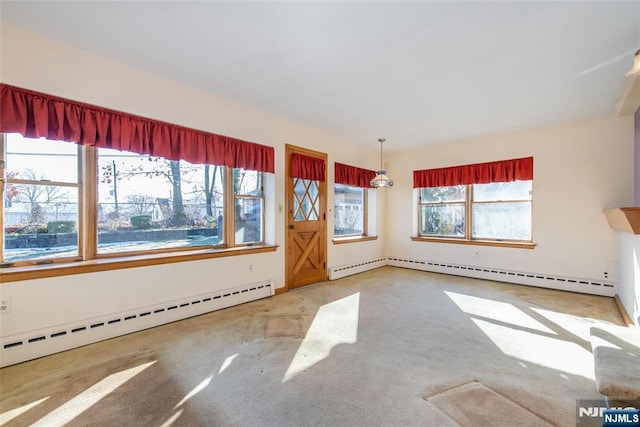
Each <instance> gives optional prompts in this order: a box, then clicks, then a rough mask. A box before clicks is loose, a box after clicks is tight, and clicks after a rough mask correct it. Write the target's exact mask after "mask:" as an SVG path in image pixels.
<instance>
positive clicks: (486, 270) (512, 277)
mask: <svg viewBox="0 0 640 427" xmlns="http://www.w3.org/2000/svg"><path fill="white" fill-rule="evenodd" d="M387 265H390V266H394V267H403V268H411V269H414V270H423V271H431V272H434V273H444V274H451V275H455V276H464V277H472V278H476V279H486V280H495V281H498V282H508V283H516V284H521V285H529V286H537V287H541V288H550V289H559V290H563V291H571V292H580V293H585V294H592V295H601V296H607V297H613V296H615V295H616V294H617V293H618V290H617V288H618V284H617V283H616V282H612V281H599V280H593V279H585V278H577V277H567V276H555V275H549V274H539V273H531V272H522V271H513V270H504V269H499V268H490V267H480V266H472V265H463V264H454V263H449V262H447V263H443V262H436V261H428V260H421V259H411V258H404V257H392V256H390V257H387Z"/></svg>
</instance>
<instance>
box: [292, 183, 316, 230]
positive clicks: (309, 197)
mask: <svg viewBox="0 0 640 427" xmlns="http://www.w3.org/2000/svg"><path fill="white" fill-rule="evenodd" d="M319 185H320V181H315V180H310V179H302V178H294V182H293V189H294V194H293V206H294V210H293V212H294V213H293V218H294V220H295V221H317V220H318V212H320V200H319V198H318V189H319Z"/></svg>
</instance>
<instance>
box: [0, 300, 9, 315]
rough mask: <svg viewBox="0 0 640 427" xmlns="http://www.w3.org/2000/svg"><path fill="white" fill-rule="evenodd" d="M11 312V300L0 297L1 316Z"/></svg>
mask: <svg viewBox="0 0 640 427" xmlns="http://www.w3.org/2000/svg"><path fill="white" fill-rule="evenodd" d="M10 312H11V298H9V297H0V314H2V313H10Z"/></svg>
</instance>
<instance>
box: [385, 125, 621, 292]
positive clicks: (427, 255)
mask: <svg viewBox="0 0 640 427" xmlns="http://www.w3.org/2000/svg"><path fill="white" fill-rule="evenodd" d="M526 156H533V157H534V183H533V239H534V242H535V243H536V244H537V247H536V248H535V249H533V250H527V249H507V248H492V247H483V246H467V245H452V244H442V243H422V242H412V241H411V240H410V239H409V237H410V236H413V235H415V233H416V226H415V216H416V214H415V212H416V209H415V203H414V202H412V200H413V199H412V194H413V189H412V188H411V186H412V179H413V177H412V171H413V170H418V169H428V168H437V167H446V166H455V165H461V164H468V163H477V162H485V161H493V160H503V159H511V158H518V157H526ZM389 163H390V165H389V170H390V172H389V173H390V174H391V175H393V176H394V177H395V178H396V179H397V188H396V187H394V191H393V192H390V193H389V194H388V196H389V197H388V212H387V215H388V217H389V218H390V219H391V220H390V221H389V222H388V223H387V230H386V233H385V234H386V235H387V236H388V238H387V245H386V253H387V255H391V256H404V257H413V258H424V259H429V260H435V261H443V262H451V263H459V264H466V265H474V266H489V267H495V268H503V269H509V270H516V271H523V272H535V273H545V274H551V275H561V276H573V277H581V278H590V279H594V280H598V281H599V280H604V274H603V273H604V271H607V270H608V271H609V272H610V274H612V275H615V264H616V263H617V259H618V254H617V239H616V233H615V232H614V231H613V230H612V229H611V228H610V227H609V226H608V224H607V221H606V219H605V217H604V215H603V214H602V210H603V209H606V208H609V207H617V206H629V205H630V204H631V203H632V202H633V121H632V117H631V116H628V117H623V118H601V119H594V120H586V121H581V122H576V123H567V124H562V125H557V126H549V127H543V128H538V129H532V130H528V131H522V132H513V133H509V134H503V135H495V136H487V137H483V138H474V139H469V140H462V141H458V142H454V143H448V144H441V145H436V146H430V147H424V148H422V149H420V150H415V151H411V152H407V153H399V154H396V155H393V156H392V157H390V158H389ZM412 220H413V221H412ZM611 262H613V265H612V264H610V263H611ZM612 267H613V268H612ZM614 279H615V277H614Z"/></svg>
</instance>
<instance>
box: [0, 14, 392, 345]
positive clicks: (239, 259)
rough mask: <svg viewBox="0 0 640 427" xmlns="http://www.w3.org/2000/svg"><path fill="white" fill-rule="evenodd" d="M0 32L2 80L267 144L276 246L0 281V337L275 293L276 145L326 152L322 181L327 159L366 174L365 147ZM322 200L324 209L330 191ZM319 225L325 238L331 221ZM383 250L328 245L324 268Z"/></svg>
mask: <svg viewBox="0 0 640 427" xmlns="http://www.w3.org/2000/svg"><path fill="white" fill-rule="evenodd" d="M0 31H1V33H0V35H1V37H0V54H1V58H0V59H1V61H0V81H2V82H3V83H7V84H12V85H16V86H20V87H24V88H28V89H32V90H37V91H42V92H45V93H49V94H54V95H57V96H61V97H65V98H70V99H74V100H78V101H82V102H86V103H91V104H96V105H99V106H103V107H107V108H112V109H116V110H121V111H125V112H129V113H132V114H138V115H142V116H145V117H150V118H154V119H158V120H162V121H166V122H170V123H176V124H179V125H183V126H188V127H192V128H196V129H201V130H204V131H208V132H213V133H218V134H223V135H229V136H232V137H235V138H239V139H244V140H248V141H253V142H257V143H260V144H265V145H269V146H273V147H274V148H275V160H276V161H275V167H276V173H275V174H273V175H272V176H271V178H270V179H269V180H268V181H269V182H270V183H271V185H270V186H269V187H270V188H269V191H268V196H269V197H268V200H267V206H266V209H265V212H266V216H267V218H266V222H267V227H266V229H267V241H268V243H272V244H276V245H278V246H279V248H278V250H277V251H276V252H275V253H266V254H255V255H244V256H236V257H230V258H221V259H212V260H206V261H197V262H188V263H177V264H171V265H170V266H166V265H165V266H154V267H145V268H135V269H126V270H119V271H111V272H105V273H93V274H86V275H76V276H65V277H61V278H51V279H42V280H31V281H24V282H13V283H4V284H2V286H1V288H0V292H2V295H3V296H8V297H10V298H11V299H12V311H11V313H8V314H4V315H3V318H2V324H1V326H0V336H7V335H12V334H18V333H20V332H22V331H28V330H36V329H38V328H42V327H45V326H48V325H49V326H50V325H53V324H64V323H67V322H71V321H76V320H79V319H84V318H88V317H92V316H98V315H101V314H102V313H111V312H114V310H116V311H124V310H129V309H132V308H135V307H142V306H147V305H153V304H156V303H159V302H162V301H169V300H173V299H176V298H178V297H185V296H190V295H198V294H201V293H203V292H205V291H211V290H215V289H226V288H230V287H234V286H239V285H244V284H247V283H253V282H257V281H262V280H269V279H270V280H274V281H275V284H276V287H282V286H284V252H285V242H284V221H285V217H284V215H285V214H284V213H280V212H279V210H278V207H279V206H280V205H282V206H284V205H285V200H284V147H285V144H287V143H288V144H293V145H298V146H302V147H306V148H310V149H314V150H318V151H322V152H325V153H328V154H329V165H328V182H332V180H333V163H334V162H336V161H337V162H341V163H347V164H353V165H356V166H360V167H364V168H370V169H375V168H376V164H377V162H378V151H377V150H378V146H377V143H376V142H375V141H374V142H373V143H372V147H371V150H367V149H366V148H363V147H362V146H357V145H355V144H353V143H352V142H350V141H345V140H342V139H339V138H335V137H333V136H331V135H328V134H326V133H323V132H321V131H319V130H316V129H312V128H309V127H306V126H303V125H300V124H296V123H294V122H291V121H289V120H286V119H283V118H280V117H276V116H273V115H270V114H268V113H265V112H261V111H258V110H256V109H252V108H250V107H246V106H243V105H239V104H236V103H234V102H231V101H228V100H225V99H222V98H219V97H216V96H212V95H209V94H206V93H203V92H200V91H198V90H196V89H194V88H190V87H188V86H185V85H181V84H179V83H175V82H172V81H169V80H167V79H164V78H162V77H159V76H155V75H153V74H149V73H147V72H144V71H141V70H137V69H134V68H131V67H128V66H126V65H123V64H120V63H117V62H114V61H111V60H109V59H106V58H103V57H99V56H96V55H93V54H90V53H87V52H84V51H82V50H79V49H76V48H73V47H71V46H68V45H64V44H62V43H59V42H56V41H53V40H49V39H45V38H42V37H40V36H37V35H35V34H32V33H29V32H25V31H22V30H20V29H18V28H16V27H14V26H11V25H8V24H4V23H3V24H2V27H1V28H0ZM329 187H330V188H331V186H329ZM328 203H329V207H330V208H332V203H333V195H332V194H330V195H329V201H328ZM376 204H377V209H374V210H376V211H378V210H379V211H380V212H381V214H380V215H379V216H378V218H377V220H376V222H375V224H374V227H375V228H377V229H378V230H381V229H383V228H384V227H383V224H384V223H383V221H384V214H383V213H384V197H378V198H377V200H376ZM327 223H328V224H327V228H328V230H329V237H331V235H332V230H333V219H332V217H331V215H329V218H328V221H327ZM383 244H384V239H383V238H380V239H379V240H377V241H370V242H364V243H358V244H348V245H333V244H331V243H329V244H328V266H334V265H342V264H344V263H351V262H358V261H365V260H369V259H374V258H378V257H380V256H382V255H384V251H383ZM249 264H252V265H253V271H252V272H249V271H248V266H249ZM52 301H54V302H56V303H55V304H52V303H51V302H52Z"/></svg>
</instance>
